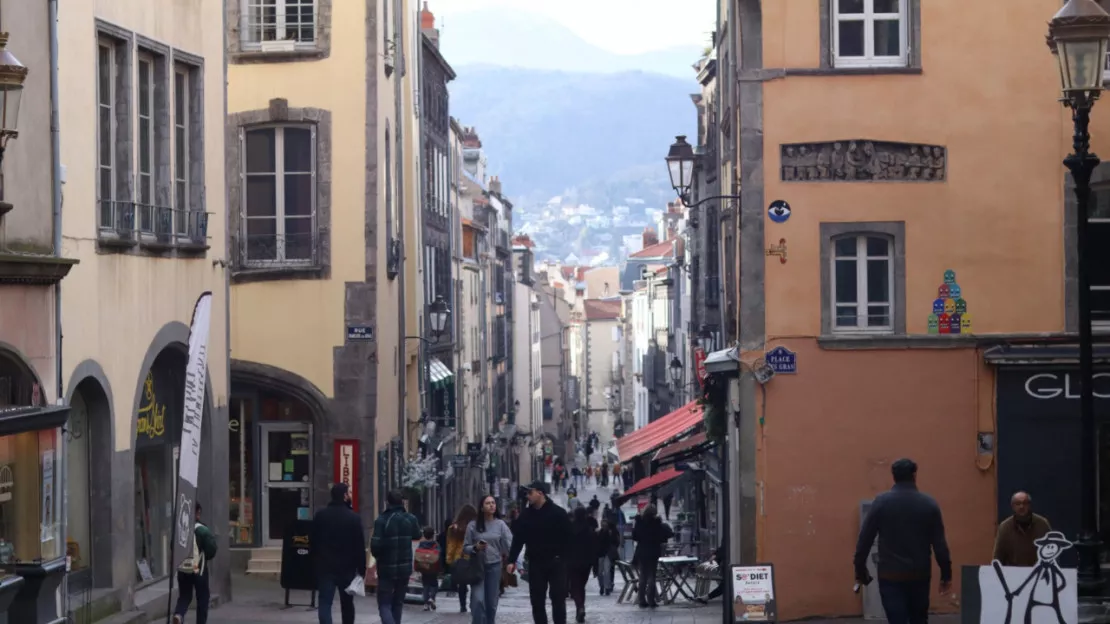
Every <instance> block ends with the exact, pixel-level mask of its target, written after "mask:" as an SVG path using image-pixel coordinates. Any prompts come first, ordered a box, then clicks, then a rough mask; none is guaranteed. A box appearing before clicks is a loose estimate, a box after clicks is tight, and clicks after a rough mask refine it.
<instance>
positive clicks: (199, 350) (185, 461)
mask: <svg viewBox="0 0 1110 624" xmlns="http://www.w3.org/2000/svg"><path fill="white" fill-rule="evenodd" d="M211 320H212V293H211V292H205V293H204V294H202V295H201V296H200V298H199V299H197V304H196V307H194V308H193V322H192V325H191V326H190V328H189V362H188V364H186V367H185V393H184V394H185V405H184V407H183V409H182V412H181V415H182V418H181V455H180V460H179V462H178V479H177V526H176V527H175V529H176V530H175V532H176V534H177V535H176V539H175V540H174V545H173V559H172V561H171V563H172V564H173V568H172V570H171V574H172V573H173V570H176V569H177V566H179V565H181V562H182V561H184V560H185V558H187V557H191V556H192V554H193V517H194V512H193V509H194V507H195V504H196V496H197V473H198V470H199V467H200V440H201V426H202V424H203V422H204V390H205V384H206V380H207V371H208V330H209V326H210V325H211Z"/></svg>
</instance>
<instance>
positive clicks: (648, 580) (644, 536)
mask: <svg viewBox="0 0 1110 624" xmlns="http://www.w3.org/2000/svg"><path fill="white" fill-rule="evenodd" d="M672 537H674V531H673V530H672V529H671V527H670V526H668V525H667V524H664V523H663V520H662V518H660V517H659V511H658V510H657V509H656V508H655V505H648V506H647V507H645V508H644V513H642V514H640V517H639V518H637V519H636V526H634V527H632V539H633V540H635V541H636V557H635V558H636V565H637V566H638V567H639V569H640V587H639V588H638V589H639V593H640V608H641V609H643V608H646V607H651V608H653V609H654V608H655V607H657V606H659V605H658V604H657V603H656V598H657V597H656V595H655V593H656V589H655V571H656V568H658V567H659V557H660V556H662V554H663V544H665V543H667V541H668V540H670V539H671V538H672Z"/></svg>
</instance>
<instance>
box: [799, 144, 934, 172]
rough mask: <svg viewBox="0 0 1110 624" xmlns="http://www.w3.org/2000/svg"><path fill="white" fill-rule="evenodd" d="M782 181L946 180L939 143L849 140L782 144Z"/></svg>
mask: <svg viewBox="0 0 1110 624" xmlns="http://www.w3.org/2000/svg"><path fill="white" fill-rule="evenodd" d="M781 150H782V152H781V162H782V180H783V182H943V181H944V180H945V177H946V175H947V161H948V151H947V150H946V149H945V148H944V147H942V146H940V145H922V144H920V143H894V142H891V141H869V140H867V139H846V140H843V141H824V142H819V143H790V144H786V145H782V146H781Z"/></svg>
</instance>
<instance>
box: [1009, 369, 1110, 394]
mask: <svg viewBox="0 0 1110 624" xmlns="http://www.w3.org/2000/svg"><path fill="white" fill-rule="evenodd" d="M1094 379H1095V387H1094V395H1095V397H1096V398H1099V399H1110V391H1105V390H1107V389H1106V388H1104V391H1103V392H1099V390H1098V388H1099V383H1098V381H1099V380H1101V379H1110V373H1095V376H1094ZM1103 385H1105V383H1104V384H1103ZM1079 387H1080V383H1079V380H1074V381H1073V380H1072V376H1071V374H1070V373H1064V374H1062V375H1058V374H1056V373H1039V374H1036V375H1032V376H1030V377H1029V378H1028V379H1026V380H1025V393H1026V394H1028V395H1029V396H1031V397H1033V398H1034V399H1043V400H1051V399H1055V398H1058V397H1061V396H1062V397H1064V398H1065V399H1078V398H1079Z"/></svg>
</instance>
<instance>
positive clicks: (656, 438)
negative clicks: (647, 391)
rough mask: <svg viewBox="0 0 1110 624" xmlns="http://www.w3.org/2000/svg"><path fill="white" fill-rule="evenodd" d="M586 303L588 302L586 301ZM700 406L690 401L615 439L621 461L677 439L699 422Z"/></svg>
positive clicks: (628, 459)
mask: <svg viewBox="0 0 1110 624" xmlns="http://www.w3.org/2000/svg"><path fill="white" fill-rule="evenodd" d="M586 303H589V302H588V301H587V302H586ZM701 412H702V407H701V406H700V405H698V402H697V401H690V402H689V403H687V404H686V405H683V406H682V407H680V408H678V409H676V410H675V411H673V412H671V413H670V414H667V415H666V416H664V417H662V418H660V419H659V420H656V421H655V422H650V423H648V424H646V425H644V426H643V427H640V428H639V429H637V430H635V431H633V432H632V433H630V434H628V435H626V436H624V437H623V438H620V439H619V440H617V453H618V454H619V455H620V460H621V463H624V462H627V461H631V460H633V459H635V458H637V457H639V456H641V455H644V454H647V453H649V452H651V451H654V450H655V449H657V448H659V447H661V446H663V445H664V444H666V443H668V442H671V441H674V440H678V439H679V438H681V437H682V436H684V435H686V434H688V433H690V432H691V431H693V430H694V429H695V428H696V427H697V426H698V425H700V424H701Z"/></svg>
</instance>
